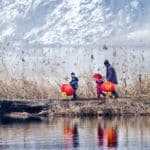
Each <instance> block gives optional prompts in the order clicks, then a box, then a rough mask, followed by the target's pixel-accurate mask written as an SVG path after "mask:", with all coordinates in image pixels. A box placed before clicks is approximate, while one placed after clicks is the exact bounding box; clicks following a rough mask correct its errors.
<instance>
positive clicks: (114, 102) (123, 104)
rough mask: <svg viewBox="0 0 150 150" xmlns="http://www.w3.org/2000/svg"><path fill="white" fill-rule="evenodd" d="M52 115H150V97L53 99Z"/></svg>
mask: <svg viewBox="0 0 150 150" xmlns="http://www.w3.org/2000/svg"><path fill="white" fill-rule="evenodd" d="M49 115H50V116H113V115H150V99H149V100H148V99H146V100H142V99H128V98H119V99H106V100H92V99H91V100H79V101H68V100H60V101H51V102H50V105H49Z"/></svg>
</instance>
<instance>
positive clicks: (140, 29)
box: [0, 0, 150, 46]
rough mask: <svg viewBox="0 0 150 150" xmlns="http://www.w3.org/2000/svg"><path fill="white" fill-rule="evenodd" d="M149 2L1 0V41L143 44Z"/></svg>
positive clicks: (45, 44)
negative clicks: (124, 42)
mask: <svg viewBox="0 0 150 150" xmlns="http://www.w3.org/2000/svg"><path fill="white" fill-rule="evenodd" d="M149 18H150V1H149V0H7V1H6V0H0V41H1V42H3V41H4V40H6V39H7V41H10V42H11V43H12V44H13V45H22V44H24V45H26V43H28V44H31V45H34V44H35V43H38V44H41V45H42V46H55V45H76V44H83V45H86V44H95V43H99V42H103V41H107V42H108V41H109V42H110V41H111V42H118V41H119V42H122V41H129V42H131V43H132V42H133V41H134V42H135V43H139V42H144V43H149V42H150V41H149V40H150V38H148V37H149V35H150V29H149V25H150V21H149Z"/></svg>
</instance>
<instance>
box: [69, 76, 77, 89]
mask: <svg viewBox="0 0 150 150" xmlns="http://www.w3.org/2000/svg"><path fill="white" fill-rule="evenodd" d="M78 81H79V79H78V78H77V77H72V79H71V81H70V85H71V86H72V87H73V88H74V89H77V88H78Z"/></svg>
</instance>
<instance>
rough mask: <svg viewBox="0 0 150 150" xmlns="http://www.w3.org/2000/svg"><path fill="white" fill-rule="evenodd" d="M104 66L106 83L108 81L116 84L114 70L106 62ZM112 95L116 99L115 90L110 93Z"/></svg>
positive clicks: (106, 61)
mask: <svg viewBox="0 0 150 150" xmlns="http://www.w3.org/2000/svg"><path fill="white" fill-rule="evenodd" d="M104 65H105V67H106V79H107V81H110V82H112V83H114V84H118V81H117V75H116V71H115V68H114V67H113V66H112V65H111V64H110V63H109V61H108V60H105V61H104ZM112 95H113V96H114V97H115V98H118V93H117V92H116V91H115V90H114V91H112Z"/></svg>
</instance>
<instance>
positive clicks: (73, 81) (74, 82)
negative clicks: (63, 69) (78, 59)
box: [70, 72, 79, 100]
mask: <svg viewBox="0 0 150 150" xmlns="http://www.w3.org/2000/svg"><path fill="white" fill-rule="evenodd" d="M78 81H79V79H78V78H77V77H76V76H75V73H74V72H72V73H71V81H70V85H71V86H72V88H73V89H74V93H73V100H76V99H77V94H76V91H77V89H78Z"/></svg>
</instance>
